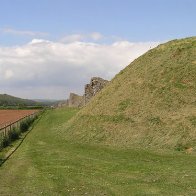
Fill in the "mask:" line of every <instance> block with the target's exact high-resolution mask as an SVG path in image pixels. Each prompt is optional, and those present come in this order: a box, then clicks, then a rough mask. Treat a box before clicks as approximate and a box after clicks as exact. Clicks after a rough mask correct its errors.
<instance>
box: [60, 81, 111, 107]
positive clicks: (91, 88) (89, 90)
mask: <svg viewBox="0 0 196 196" xmlns="http://www.w3.org/2000/svg"><path fill="white" fill-rule="evenodd" d="M108 82H109V81H108V80H104V79H102V78H99V77H93V78H91V80H90V84H86V85H85V88H84V95H83V96H80V95H77V94H75V93H70V95H69V99H67V100H65V101H63V102H60V103H59V105H58V107H64V106H68V107H83V106H84V105H86V104H87V103H88V102H89V101H90V99H91V98H92V97H93V96H95V95H96V94H97V93H98V92H99V91H100V90H101V89H103V88H104V87H105V86H106V84H107V83H108Z"/></svg>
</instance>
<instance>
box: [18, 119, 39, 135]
mask: <svg viewBox="0 0 196 196" xmlns="http://www.w3.org/2000/svg"><path fill="white" fill-rule="evenodd" d="M35 119H36V117H34V118H28V119H27V120H25V121H23V122H21V124H20V131H21V132H26V131H28V129H29V127H30V126H31V124H32V123H33V122H34V120H35Z"/></svg>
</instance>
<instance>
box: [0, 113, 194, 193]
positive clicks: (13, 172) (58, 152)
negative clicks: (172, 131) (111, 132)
mask: <svg viewBox="0 0 196 196" xmlns="http://www.w3.org/2000/svg"><path fill="white" fill-rule="evenodd" d="M76 112H77V110H75V109H66V110H65V109H60V110H53V111H48V112H47V113H46V114H45V115H44V116H43V118H42V119H41V121H40V122H39V124H38V125H37V126H36V127H35V128H34V130H33V131H32V132H31V133H30V135H29V136H28V137H27V139H26V140H25V142H24V143H23V144H22V146H21V147H20V148H19V149H18V150H17V151H16V153H15V154H14V155H13V156H12V157H11V158H10V159H9V160H8V161H7V162H6V163H5V164H4V166H3V167H0V187H1V189H0V195H147V194H149V195H153V194H154V195H194V194H196V185H195V180H196V173H195V172H193V171H196V165H195V162H196V157H195V156H192V155H186V154H182V153H179V152H176V153H172V154H168V153H162V154H160V153H153V152H147V151H144V150H126V149H115V148H113V149H112V148H107V147H102V146H96V145H88V144H81V143H75V142H73V141H69V140H68V138H67V137H66V132H64V128H63V126H64V122H65V121H67V120H69V119H70V118H71V117H72V116H73V115H75V113H76Z"/></svg>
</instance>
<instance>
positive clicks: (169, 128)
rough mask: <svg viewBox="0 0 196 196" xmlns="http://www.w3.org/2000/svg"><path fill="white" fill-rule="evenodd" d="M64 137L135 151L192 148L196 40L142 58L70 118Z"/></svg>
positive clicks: (195, 109)
mask: <svg viewBox="0 0 196 196" xmlns="http://www.w3.org/2000/svg"><path fill="white" fill-rule="evenodd" d="M66 137H68V138H70V139H71V140H75V141H77V142H82V143H85V142H87V143H94V144H96V143H97V144H102V145H111V146H119V147H138V148H172V149H177V150H181V149H185V148H191V147H193V148H194V147H195V148H196V37H192V38H186V39H181V40H174V41H170V42H168V43H166V44H161V45H159V46H158V47H157V48H155V49H152V50H150V51H148V52H147V53H146V54H144V55H142V56H141V57H139V58H138V59H136V60H135V61H134V62H132V63H131V64H130V65H129V66H127V67H126V68H125V69H124V70H122V71H121V72H120V73H119V74H118V75H116V77H115V78H114V79H113V80H112V81H111V82H110V84H109V85H107V86H106V87H105V88H104V89H103V90H102V91H101V92H100V93H98V94H97V96H95V97H94V98H93V99H92V100H91V101H90V102H89V104H88V105H87V106H86V107H84V108H83V109H82V110H81V111H80V112H79V113H78V114H77V115H76V116H75V118H73V119H72V120H71V121H70V122H69V125H68V127H67V129H66Z"/></svg>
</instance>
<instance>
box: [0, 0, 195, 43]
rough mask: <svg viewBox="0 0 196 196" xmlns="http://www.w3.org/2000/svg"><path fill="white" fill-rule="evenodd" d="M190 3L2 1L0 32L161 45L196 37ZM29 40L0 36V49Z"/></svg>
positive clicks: (192, 1)
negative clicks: (99, 36) (95, 35)
mask: <svg viewBox="0 0 196 196" xmlns="http://www.w3.org/2000/svg"><path fill="white" fill-rule="evenodd" d="M195 10H196V1H195V0H1V2H0V28H1V29H4V28H11V29H14V30H18V31H33V32H43V33H45V34H44V35H37V37H44V38H48V39H51V40H58V39H59V38H60V37H63V36H64V35H67V34H74V33H84V34H85V33H90V32H100V33H101V34H103V35H105V36H117V37H121V38H122V39H126V40H130V41H163V40H170V39H175V38H181V37H188V36H193V35H196V25H195V21H196V11H195ZM30 39H31V37H30V36H19V35H15V34H14V33H12V34H11V33H5V32H4V33H2V32H1V34H0V44H1V45H2V44H3V45H10V44H18V43H22V42H25V41H27V40H30Z"/></svg>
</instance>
